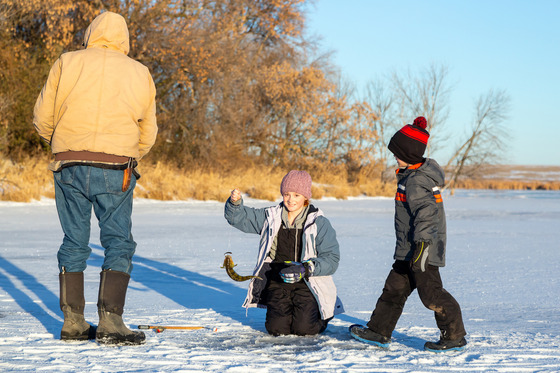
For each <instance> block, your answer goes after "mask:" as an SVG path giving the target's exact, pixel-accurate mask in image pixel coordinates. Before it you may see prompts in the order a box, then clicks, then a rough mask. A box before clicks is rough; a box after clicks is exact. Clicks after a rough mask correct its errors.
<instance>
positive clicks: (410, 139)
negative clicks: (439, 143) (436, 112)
mask: <svg viewBox="0 0 560 373" xmlns="http://www.w3.org/2000/svg"><path fill="white" fill-rule="evenodd" d="M427 125H428V123H427V121H426V118H424V117H418V118H416V119H414V122H412V124H407V125H406V126H404V127H403V128H401V129H400V130H399V131H398V132H397V133H395V134H394V135H393V137H392V138H391V141H389V145H388V146H387V147H388V148H389V150H390V151H391V153H393V154H394V155H395V157H397V158H399V159H400V160H402V161H405V162H406V163H410V164H416V163H420V162H423V161H424V157H423V156H424V152H425V151H426V146H427V145H428V139H429V138H430V134H429V133H428V131H426V127H427Z"/></svg>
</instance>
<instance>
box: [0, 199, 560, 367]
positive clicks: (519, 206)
mask: <svg viewBox="0 0 560 373" xmlns="http://www.w3.org/2000/svg"><path fill="white" fill-rule="evenodd" d="M444 198H445V204H446V211H447V219H448V247H447V249H448V250H447V266H446V267H445V268H443V269H442V270H441V274H442V278H443V283H444V286H445V288H446V289H447V290H448V291H449V292H450V293H451V294H453V296H454V297H455V298H456V299H457V300H458V301H459V303H460V305H461V307H462V311H463V317H464V321H465V326H466V329H467V332H468V335H467V340H468V342H469V344H468V348H467V349H466V350H465V351H463V352H450V353H440V354H435V353H430V352H426V351H423V349H422V347H423V344H424V342H425V341H427V340H437V338H438V331H437V329H436V327H435V321H434V319H433V314H432V312H431V311H429V310H427V309H426V308H424V306H423V305H422V304H421V302H420V301H419V299H418V296H417V294H416V293H413V294H412V295H411V297H410V298H409V300H408V302H407V304H406V307H405V309H404V313H403V315H402V317H401V319H400V320H399V323H398V325H397V329H396V330H395V332H394V334H393V341H392V344H391V347H390V348H389V349H388V350H381V349H378V348H376V347H373V346H370V345H366V344H364V343H361V342H359V341H356V340H354V339H352V338H351V337H350V336H349V334H348V332H347V329H348V326H349V325H351V324H353V323H364V322H365V321H367V320H368V319H369V316H370V314H371V311H372V309H373V307H374V305H375V302H376V300H377V298H378V297H379V295H380V293H381V290H382V287H383V283H384V280H385V278H386V276H387V274H388V271H389V269H390V265H391V264H392V261H393V260H392V255H393V247H394V233H393V203H394V202H393V201H392V200H391V199H388V198H353V199H350V200H346V201H337V200H332V199H329V200H319V201H314V204H315V205H316V206H318V207H320V208H321V209H323V210H324V212H325V214H326V216H327V217H328V218H329V219H330V221H331V223H332V224H333V226H334V228H335V229H336V231H337V235H338V239H339V243H340V245H341V254H342V259H341V263H340V267H339V270H338V271H337V273H336V274H335V276H334V278H335V282H336V284H337V287H338V291H339V295H340V297H341V299H342V300H343V302H344V305H345V308H346V313H345V314H343V315H339V316H337V317H336V318H335V319H334V320H332V321H331V323H330V324H329V327H328V329H327V331H326V332H325V333H324V334H322V335H320V336H316V337H296V336H282V337H272V336H269V335H268V334H267V333H266V331H265V329H264V316H265V311H264V310H260V309H250V310H249V311H248V312H247V313H246V311H245V309H244V308H242V307H241V303H242V302H243V299H244V297H245V293H246V288H247V284H248V283H247V282H243V283H236V282H233V281H232V280H230V279H229V277H227V275H226V273H225V270H224V269H223V268H220V267H221V265H222V262H223V259H224V253H225V252H226V251H231V252H232V253H233V260H234V261H235V263H236V264H237V267H236V271H237V272H238V273H239V274H241V275H248V274H250V273H251V271H252V267H253V265H254V264H255V260H256V253H257V245H258V236H256V235H248V234H244V233H242V232H240V231H237V230H235V229H234V228H232V227H230V226H228V225H227V223H226V221H225V219H224V218H223V203H222V202H199V201H182V202H160V201H151V200H136V201H135V207H134V215H133V221H134V223H133V224H134V226H133V233H134V238H135V240H136V241H137V242H138V248H137V251H136V255H135V257H134V261H133V262H134V270H133V272H132V281H131V283H130V287H129V290H128V294H127V303H126V306H125V314H124V320H125V322H126V323H127V324H128V325H129V326H130V327H131V328H136V327H137V325H139V324H152V325H153V324H160V325H161V324H163V325H192V326H196V325H201V326H206V327H209V328H214V327H216V328H217V331H215V332H214V331H212V329H203V330H196V331H175V330H165V331H164V332H162V333H157V332H155V331H152V330H150V331H147V333H146V335H147V343H146V344H145V345H142V346H128V347H126V346H120V347H111V346H101V345H98V344H97V343H95V342H93V341H87V342H63V341H60V340H59V339H58V338H59V334H60V328H61V326H62V313H61V312H60V309H59V300H58V270H57V264H56V251H57V249H58V246H59V245H60V243H61V240H62V233H61V230H60V226H59V223H58V218H57V214H56V208H55V206H54V202H53V201H52V200H42V201H37V202H32V203H9V202H1V203H0V371H2V372H30V371H39V372H50V371H52V372H76V371H80V372H199V371H206V372H284V371H285V372H294V371H297V372H326V371H336V372H483V371H484V372H487V371H491V372H545V371H546V372H552V371H556V372H558V371H560V303H559V301H558V294H560V273H559V269H560V266H559V259H560V254H559V249H560V244H559V240H558V232H557V229H558V222H560V192H552V191H465V190H459V191H457V192H456V193H455V194H454V195H453V196H451V195H444ZM246 204H247V205H250V206H255V207H264V206H269V205H271V204H272V203H270V202H266V201H256V200H251V199H247V200H246ZM90 246H91V247H92V249H93V252H92V255H91V258H90V260H89V261H88V268H87V270H86V272H85V286H86V289H85V291H86V301H87V303H86V311H85V314H86V319H87V320H89V321H90V322H93V323H96V322H97V314H96V302H97V289H98V282H99V271H100V265H101V262H102V257H103V250H102V248H101V247H100V244H99V231H98V228H97V224H96V222H95V221H93V222H92V234H91V245H90Z"/></svg>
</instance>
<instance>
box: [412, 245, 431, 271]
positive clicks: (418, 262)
mask: <svg viewBox="0 0 560 373" xmlns="http://www.w3.org/2000/svg"><path fill="white" fill-rule="evenodd" d="M429 253H430V245H429V244H428V243H427V242H418V243H417V244H416V250H414V253H413V254H412V259H410V269H411V270H412V271H413V272H426V268H427V267H428V255H429Z"/></svg>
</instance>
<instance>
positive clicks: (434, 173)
mask: <svg viewBox="0 0 560 373" xmlns="http://www.w3.org/2000/svg"><path fill="white" fill-rule="evenodd" d="M418 171H421V172H422V173H424V174H425V175H426V176H428V177H429V178H431V179H432V180H434V182H435V183H436V185H444V184H445V173H444V172H443V169H442V168H441V167H440V165H439V164H438V163H437V162H436V161H435V160H434V159H431V158H426V161H425V162H424V164H423V165H422V166H421V167H420V168H419V169H418Z"/></svg>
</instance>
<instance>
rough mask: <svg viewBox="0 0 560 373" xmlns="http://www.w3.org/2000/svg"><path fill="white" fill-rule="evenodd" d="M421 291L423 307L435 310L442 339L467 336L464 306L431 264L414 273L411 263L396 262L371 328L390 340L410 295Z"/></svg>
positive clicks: (378, 304) (371, 322)
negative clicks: (463, 315) (464, 323)
mask: <svg viewBox="0 0 560 373" xmlns="http://www.w3.org/2000/svg"><path fill="white" fill-rule="evenodd" d="M414 289H417V290H418V295H419V296H420V300H421V301H422V303H423V304H424V306H425V307H426V308H428V309H430V310H432V311H434V314H435V318H436V323H437V326H438V328H439V330H440V331H441V338H442V339H445V340H457V339H460V338H462V337H464V336H465V335H466V334H467V333H466V332H465V327H464V325H463V317H462V315H461V307H460V306H459V303H457V301H456V300H455V298H453V296H452V295H451V294H449V293H448V292H447V291H446V290H445V289H444V288H443V285H442V282H441V277H440V274H439V267H436V266H432V265H429V266H428V267H427V269H426V271H425V272H413V271H412V270H411V269H410V263H409V262H408V261H402V260H397V261H395V263H394V264H393V269H392V270H391V272H390V273H389V276H388V277H387V280H386V281H385V287H384V288H383V293H382V294H381V297H379V299H378V301H377V304H376V306H375V310H374V311H373V313H372V315H371V318H370V321H369V323H368V324H367V326H368V328H370V329H371V330H373V331H374V332H376V333H379V334H381V335H383V336H385V337H389V338H390V337H391V334H392V333H393V330H394V329H395V326H396V325H397V321H398V320H399V317H400V316H401V313H402V311H403V308H404V304H405V303H406V300H407V298H408V296H409V295H410V294H411V293H412V292H413V291H414Z"/></svg>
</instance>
